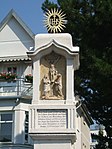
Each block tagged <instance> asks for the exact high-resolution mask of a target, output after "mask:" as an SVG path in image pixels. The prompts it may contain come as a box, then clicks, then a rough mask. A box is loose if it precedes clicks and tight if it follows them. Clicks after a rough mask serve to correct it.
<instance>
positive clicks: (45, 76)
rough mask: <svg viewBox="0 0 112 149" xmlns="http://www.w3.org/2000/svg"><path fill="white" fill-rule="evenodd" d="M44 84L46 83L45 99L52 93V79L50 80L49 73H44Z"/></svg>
mask: <svg viewBox="0 0 112 149" xmlns="http://www.w3.org/2000/svg"><path fill="white" fill-rule="evenodd" d="M43 84H44V96H43V98H44V99H48V98H49V94H50V89H51V88H50V80H49V76H48V74H45V75H44V78H43Z"/></svg>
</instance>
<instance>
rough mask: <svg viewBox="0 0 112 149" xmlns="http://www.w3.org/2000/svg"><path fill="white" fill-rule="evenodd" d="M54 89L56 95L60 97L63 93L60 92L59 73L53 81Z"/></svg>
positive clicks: (60, 81) (60, 78) (60, 80)
mask: <svg viewBox="0 0 112 149" xmlns="http://www.w3.org/2000/svg"><path fill="white" fill-rule="evenodd" d="M54 89H55V92H56V96H57V97H61V98H62V97H63V93H62V76H61V74H57V78H56V80H55V82H54Z"/></svg>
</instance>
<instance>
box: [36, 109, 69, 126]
mask: <svg viewBox="0 0 112 149" xmlns="http://www.w3.org/2000/svg"><path fill="white" fill-rule="evenodd" d="M37 113H38V127H40V128H54V127H56V128H67V124H68V122H67V121H68V120H67V110H66V109H64V110H62V109H58V110H57V109H38V110H37Z"/></svg>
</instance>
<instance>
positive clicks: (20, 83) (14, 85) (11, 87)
mask: <svg viewBox="0 0 112 149" xmlns="http://www.w3.org/2000/svg"><path fill="white" fill-rule="evenodd" d="M32 90H33V87H32V84H31V83H27V82H25V81H24V79H16V80H14V81H6V80H4V81H0V96H5V97H6V96H27V97H32Z"/></svg>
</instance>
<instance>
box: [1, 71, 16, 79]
mask: <svg viewBox="0 0 112 149" xmlns="http://www.w3.org/2000/svg"><path fill="white" fill-rule="evenodd" d="M16 78H17V74H16V73H11V72H1V73H0V80H3V81H14V80H15V79H16Z"/></svg>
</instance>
